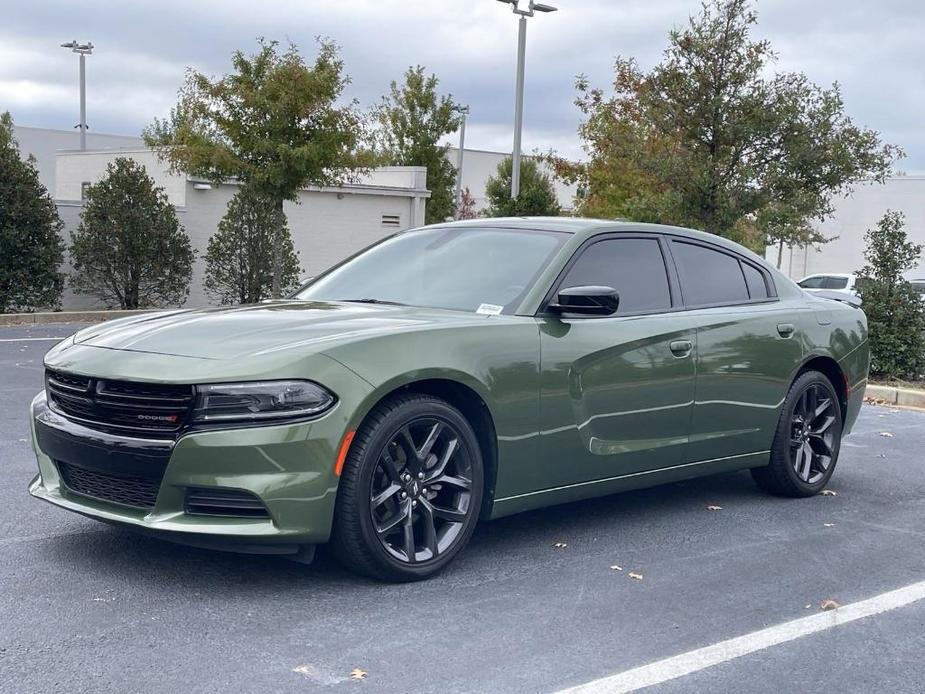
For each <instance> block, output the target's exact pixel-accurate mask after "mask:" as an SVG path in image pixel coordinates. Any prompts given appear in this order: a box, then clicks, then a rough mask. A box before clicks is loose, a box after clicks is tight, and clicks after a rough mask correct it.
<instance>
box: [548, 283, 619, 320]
mask: <svg viewBox="0 0 925 694" xmlns="http://www.w3.org/2000/svg"><path fill="white" fill-rule="evenodd" d="M619 307H620V295H619V294H618V293H617V290H616V289H614V288H613V287H568V288H566V289H562V290H561V291H560V292H559V294H558V295H557V296H556V300H555V302H554V303H551V304H549V307H548V308H549V310H550V311H552V312H553V313H560V314H562V313H567V314H572V315H579V316H612V315H613V314H615V313H616V312H617V309H618V308H619Z"/></svg>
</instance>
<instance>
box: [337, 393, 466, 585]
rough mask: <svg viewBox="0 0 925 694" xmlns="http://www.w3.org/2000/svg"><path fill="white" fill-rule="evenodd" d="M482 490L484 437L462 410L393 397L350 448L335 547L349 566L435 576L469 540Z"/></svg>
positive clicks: (381, 574)
mask: <svg viewBox="0 0 925 694" xmlns="http://www.w3.org/2000/svg"><path fill="white" fill-rule="evenodd" d="M482 487H483V478H482V458H481V451H480V448H479V444H478V439H477V438H476V435H475V432H474V430H473V429H472V426H471V425H470V424H469V422H468V421H467V420H466V419H465V417H463V415H462V414H461V413H460V412H459V411H458V410H457V409H456V408H454V407H453V406H452V405H450V404H449V403H447V402H445V401H443V400H441V399H439V398H436V397H433V396H431V395H423V394H408V395H403V396H399V397H396V398H394V399H391V400H388V401H386V402H384V403H383V404H381V405H379V406H377V407H376V408H374V409H373V411H372V412H371V413H370V414H369V416H368V417H367V418H366V420H365V421H364V423H363V425H362V426H361V427H360V429H359V430H358V431H357V434H356V436H355V437H354V439H353V443H352V444H351V446H350V451H349V453H348V455H347V461H346V463H345V465H344V470H343V473H342V475H341V481H340V487H339V489H338V495H337V503H336V505H335V510H334V528H333V534H332V540H331V542H332V546H333V549H334V551H335V552H336V553H337V555H338V557H339V558H340V559H341V561H342V562H343V563H344V564H346V565H347V566H348V567H350V568H352V569H354V570H356V571H359V572H361V573H365V574H366V575H368V576H372V577H374V578H379V579H383V580H390V581H413V580H419V579H422V578H427V577H429V576H432V575H434V574H435V573H437V572H438V571H440V570H442V569H443V568H444V567H445V566H446V565H447V564H449V562H450V561H452V560H453V558H454V557H455V556H456V555H457V554H458V553H459V552H460V551H461V550H462V548H463V547H464V546H465V545H466V543H467V542H468V541H469V538H470V537H471V535H472V532H473V530H474V529H475V524H476V522H477V521H478V515H479V510H480V507H481V501H482Z"/></svg>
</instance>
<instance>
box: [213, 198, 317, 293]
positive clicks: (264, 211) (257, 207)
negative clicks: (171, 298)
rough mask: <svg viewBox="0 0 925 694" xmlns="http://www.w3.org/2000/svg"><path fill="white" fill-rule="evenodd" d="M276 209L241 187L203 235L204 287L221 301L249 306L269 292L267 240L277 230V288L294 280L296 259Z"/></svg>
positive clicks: (270, 275)
mask: <svg viewBox="0 0 925 694" xmlns="http://www.w3.org/2000/svg"><path fill="white" fill-rule="evenodd" d="M279 215H280V212H279V210H278V209H277V207H276V206H275V205H274V204H273V203H272V201H268V200H266V199H264V198H261V197H260V196H259V195H257V194H256V193H255V192H254V191H253V190H251V189H250V188H246V187H245V188H241V189H240V190H239V191H238V193H237V194H236V195H235V196H234V198H232V200H231V202H230V203H229V205H228V211H227V212H226V213H225V216H224V217H223V218H222V220H221V221H220V222H219V223H218V232H217V233H216V234H215V235H214V236H213V237H212V238H211V239H209V248H208V251H207V252H206V278H205V282H204V284H205V288H206V291H207V292H208V293H209V294H210V295H211V296H212V297H213V298H215V299H217V300H218V301H219V303H222V304H255V303H257V302H259V301H262V300H263V299H266V298H267V297H268V296H270V292H271V289H272V285H273V239H274V236H275V234H276V230H277V229H278V228H282V229H283V238H282V258H283V262H282V276H281V278H280V281H281V287H282V290H283V291H284V292H286V291H289V290H292V289H294V288H295V287H296V285H297V284H298V281H299V273H300V272H301V268H300V267H299V258H298V256H297V255H296V252H295V249H294V248H293V245H292V236H291V235H290V233H289V228H288V227H287V226H286V219H285V217H283V219H282V220H280V219H279Z"/></svg>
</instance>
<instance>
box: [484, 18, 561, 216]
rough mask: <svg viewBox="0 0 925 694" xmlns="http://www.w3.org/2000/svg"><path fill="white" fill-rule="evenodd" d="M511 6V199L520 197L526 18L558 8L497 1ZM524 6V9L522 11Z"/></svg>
mask: <svg viewBox="0 0 925 694" xmlns="http://www.w3.org/2000/svg"><path fill="white" fill-rule="evenodd" d="M498 2H504V3H507V4H508V5H511V10H512V11H513V12H514V14H516V15H519V16H520V21H519V23H518V27H517V81H516V84H515V87H514V149H513V152H512V156H511V198H512V199H513V198H516V197H517V196H518V195H520V145H521V136H522V134H523V124H524V123H523V121H524V72H525V67H526V59H527V17H532V16H533V15H534V13H536V12H555V11H556V10H557V9H558V8H555V7H553V6H552V5H544V4H542V3H538V2H534V1H533V0H498ZM522 5H526V9H522V7H521V6H522Z"/></svg>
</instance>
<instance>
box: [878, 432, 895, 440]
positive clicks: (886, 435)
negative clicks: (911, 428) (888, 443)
mask: <svg viewBox="0 0 925 694" xmlns="http://www.w3.org/2000/svg"><path fill="white" fill-rule="evenodd" d="M880 435H881V436H885V437H886V438H888V439H891V438H893V434H891V433H890V432H888V431H881V432H880Z"/></svg>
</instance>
